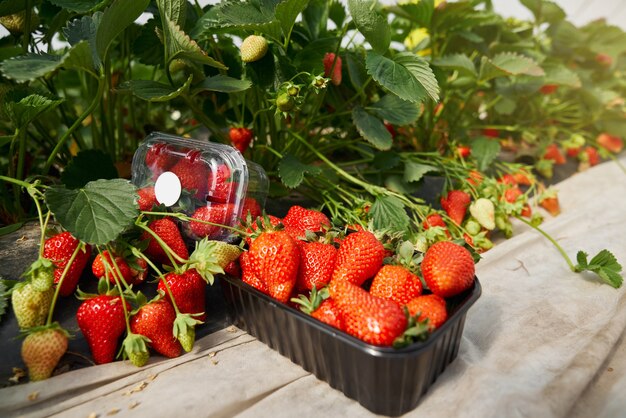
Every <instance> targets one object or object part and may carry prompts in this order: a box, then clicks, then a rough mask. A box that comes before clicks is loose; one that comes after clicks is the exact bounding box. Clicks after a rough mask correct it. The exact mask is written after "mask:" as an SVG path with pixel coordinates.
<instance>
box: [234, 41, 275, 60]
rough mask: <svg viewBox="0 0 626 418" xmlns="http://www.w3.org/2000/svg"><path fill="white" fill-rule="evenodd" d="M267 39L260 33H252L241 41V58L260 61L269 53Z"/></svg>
mask: <svg viewBox="0 0 626 418" xmlns="http://www.w3.org/2000/svg"><path fill="white" fill-rule="evenodd" d="M267 49H268V44H267V40H266V39H265V38H264V37H262V36H258V35H250V36H248V37H247V38H246V39H244V40H243V42H242V43H241V49H240V51H241V60H242V61H243V62H254V61H258V60H260V59H261V58H263V57H264V56H265V54H267Z"/></svg>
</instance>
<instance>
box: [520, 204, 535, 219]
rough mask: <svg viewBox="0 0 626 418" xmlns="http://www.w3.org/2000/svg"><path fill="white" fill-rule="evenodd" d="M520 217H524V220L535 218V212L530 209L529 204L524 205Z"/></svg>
mask: <svg viewBox="0 0 626 418" xmlns="http://www.w3.org/2000/svg"><path fill="white" fill-rule="evenodd" d="M520 215H522V216H523V217H524V218H530V217H531V216H533V210H532V209H531V208H530V205H528V203H526V204H525V205H524V207H523V208H522V212H521V213H520Z"/></svg>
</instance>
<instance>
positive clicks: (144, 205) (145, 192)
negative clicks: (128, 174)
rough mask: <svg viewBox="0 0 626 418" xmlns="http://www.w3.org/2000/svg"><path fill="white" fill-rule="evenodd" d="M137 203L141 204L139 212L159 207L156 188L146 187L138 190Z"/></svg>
mask: <svg viewBox="0 0 626 418" xmlns="http://www.w3.org/2000/svg"><path fill="white" fill-rule="evenodd" d="M137 195H138V196H139V199H137V203H138V204H139V210H150V209H152V207H153V206H154V205H157V204H158V202H157V200H156V195H155V194H154V186H148V187H144V188H142V189H139V190H137Z"/></svg>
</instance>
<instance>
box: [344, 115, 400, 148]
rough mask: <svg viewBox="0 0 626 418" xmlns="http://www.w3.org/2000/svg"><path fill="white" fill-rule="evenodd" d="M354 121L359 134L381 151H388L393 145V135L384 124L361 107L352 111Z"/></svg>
mask: <svg viewBox="0 0 626 418" xmlns="http://www.w3.org/2000/svg"><path fill="white" fill-rule="evenodd" d="M352 121H353V122H354V125H355V126H356V129H357V130H358V131H359V134H361V136H362V137H363V138H364V139H365V140H366V141H367V142H369V143H370V144H372V145H373V146H374V147H376V148H377V149H379V150H388V149H389V148H391V145H392V138H391V134H390V133H389V131H388V130H387V128H385V125H384V124H383V122H382V121H381V120H380V119H378V118H377V117H375V116H372V115H370V114H369V113H367V112H366V111H365V109H363V108H362V107H361V106H355V107H354V109H352Z"/></svg>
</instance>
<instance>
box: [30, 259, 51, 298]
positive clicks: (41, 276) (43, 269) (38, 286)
mask: <svg viewBox="0 0 626 418" xmlns="http://www.w3.org/2000/svg"><path fill="white" fill-rule="evenodd" d="M24 276H26V277H29V279H30V282H31V284H32V286H33V289H35V290H37V291H39V292H45V291H47V290H48V289H51V288H52V284H53V283H54V264H53V263H52V261H50V260H48V259H47V258H43V257H42V258H38V259H37V260H36V261H35V262H34V263H33V264H31V265H30V268H29V269H28V270H27V271H26V272H25V273H24Z"/></svg>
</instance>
